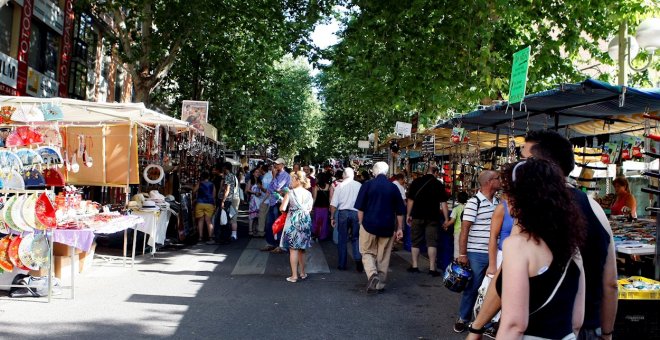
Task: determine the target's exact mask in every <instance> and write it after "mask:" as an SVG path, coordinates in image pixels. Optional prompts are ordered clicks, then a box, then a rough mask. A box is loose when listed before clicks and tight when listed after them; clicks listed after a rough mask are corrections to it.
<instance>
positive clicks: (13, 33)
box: [0, 0, 133, 102]
mask: <svg viewBox="0 0 660 340" xmlns="http://www.w3.org/2000/svg"><path fill="white" fill-rule="evenodd" d="M74 1H75V0H10V1H9V3H8V4H7V5H5V6H3V7H0V95H10V96H33V97H63V98H75V99H82V100H89V101H98V102H130V101H131V99H132V97H133V95H132V92H133V91H132V86H131V80H130V76H129V75H128V73H127V72H126V71H125V68H124V67H123V66H122V65H120V64H119V63H118V61H117V60H118V58H117V53H116V49H115V48H113V47H112V45H110V44H109V43H108V41H109V39H108V38H109V37H111V35H110V34H111V30H110V29H109V28H110V27H111V26H112V21H111V18H107V17H101V16H98V15H94V14H93V13H89V12H80V13H77V12H76V11H75V10H74Z"/></svg>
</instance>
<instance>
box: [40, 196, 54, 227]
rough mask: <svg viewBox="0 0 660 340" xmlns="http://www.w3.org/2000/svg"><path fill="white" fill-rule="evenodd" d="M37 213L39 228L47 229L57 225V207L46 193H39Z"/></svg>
mask: <svg viewBox="0 0 660 340" xmlns="http://www.w3.org/2000/svg"><path fill="white" fill-rule="evenodd" d="M35 214H36V215H37V229H41V230H45V229H48V228H55V227H56V226H57V220H56V219H55V207H54V206H53V202H51V201H50V198H48V196H47V195H46V194H45V193H42V194H41V195H39V198H38V199H37V204H36V207H35Z"/></svg>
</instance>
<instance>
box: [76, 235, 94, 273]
mask: <svg viewBox="0 0 660 340" xmlns="http://www.w3.org/2000/svg"><path fill="white" fill-rule="evenodd" d="M95 251H96V242H94V243H92V247H91V248H90V249H89V251H83V252H81V253H80V254H78V259H79V260H80V262H79V270H80V273H83V272H86V271H88V270H90V268H92V265H93V264H94V253H95Z"/></svg>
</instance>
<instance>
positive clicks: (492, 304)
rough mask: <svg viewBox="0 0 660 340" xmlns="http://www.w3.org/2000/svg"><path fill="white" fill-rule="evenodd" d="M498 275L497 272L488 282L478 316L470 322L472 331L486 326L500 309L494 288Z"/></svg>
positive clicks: (499, 302)
mask: <svg viewBox="0 0 660 340" xmlns="http://www.w3.org/2000/svg"><path fill="white" fill-rule="evenodd" d="M498 275H499V270H498V272H497V274H496V275H495V277H493V279H492V280H490V284H489V285H488V290H487V291H486V296H485V297H484V302H483V304H482V305H481V309H480V310H479V314H477V317H476V319H474V322H472V328H474V329H481V328H483V327H484V326H486V324H487V323H489V322H490V320H492V319H493V317H495V315H496V314H497V312H499V311H500V308H502V300H500V296H499V295H498V294H497V290H496V288H495V283H496V282H497V276H498ZM468 338H475V339H481V337H478V338H477V337H473V336H469V337H468Z"/></svg>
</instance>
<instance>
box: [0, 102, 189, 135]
mask: <svg viewBox="0 0 660 340" xmlns="http://www.w3.org/2000/svg"><path fill="white" fill-rule="evenodd" d="M45 103H52V104H54V105H57V106H59V107H60V108H62V112H63V113H64V119H63V120H62V122H64V123H70V124H81V125H85V124H126V123H129V122H136V123H140V124H145V125H167V126H171V127H176V128H187V127H188V126H189V124H188V123H187V122H184V121H182V120H180V119H176V118H173V117H170V116H167V115H164V114H161V113H158V112H156V111H153V110H150V109H147V108H146V107H145V106H144V104H142V103H95V102H88V101H83V100H76V99H67V98H34V97H10V96H0V106H7V105H10V106H14V107H16V108H17V109H21V110H23V111H25V112H29V111H30V110H32V108H34V107H35V106H37V105H41V104H45Z"/></svg>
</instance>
